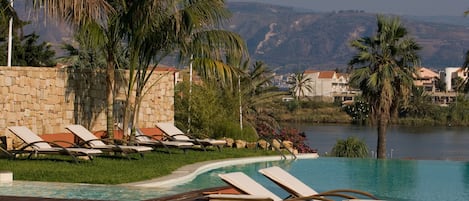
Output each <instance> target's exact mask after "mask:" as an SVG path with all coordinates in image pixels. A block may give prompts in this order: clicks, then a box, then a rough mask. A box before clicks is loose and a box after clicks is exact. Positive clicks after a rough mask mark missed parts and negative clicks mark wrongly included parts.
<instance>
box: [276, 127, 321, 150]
mask: <svg viewBox="0 0 469 201" xmlns="http://www.w3.org/2000/svg"><path fill="white" fill-rule="evenodd" d="M274 137H275V138H276V139H279V140H281V141H285V140H287V141H290V142H292V143H293V146H294V148H296V149H297V150H298V152H299V153H314V152H316V150H314V149H312V148H311V147H309V145H307V144H306V135H305V133H304V132H300V131H298V130H297V129H294V128H282V129H281V130H280V131H279V132H278V133H276V134H274Z"/></svg>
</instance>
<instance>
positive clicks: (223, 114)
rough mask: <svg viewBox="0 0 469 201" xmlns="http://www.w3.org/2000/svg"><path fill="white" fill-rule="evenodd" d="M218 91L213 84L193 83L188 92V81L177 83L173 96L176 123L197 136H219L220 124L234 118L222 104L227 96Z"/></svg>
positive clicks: (226, 99) (227, 98)
mask: <svg viewBox="0 0 469 201" xmlns="http://www.w3.org/2000/svg"><path fill="white" fill-rule="evenodd" d="M220 93H221V91H218V90H217V89H216V87H214V86H210V85H203V86H201V85H193V86H192V93H191V94H189V83H188V82H182V83H179V84H178V85H177V86H176V94H175V97H174V104H175V120H176V125H177V126H178V127H180V128H181V129H184V130H190V132H191V133H192V134H193V135H195V136H197V137H221V136H219V134H218V129H219V128H220V125H223V124H224V123H226V122H236V120H234V115H233V114H229V113H227V112H228V111H227V110H226V108H225V107H224V104H223V101H224V100H225V101H228V102H229V97H225V98H222V96H221V94H220ZM189 96H190V97H189ZM189 118H190V125H189V123H188V120H189ZM189 126H190V127H189Z"/></svg>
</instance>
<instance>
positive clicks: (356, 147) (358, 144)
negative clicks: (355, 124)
mask: <svg viewBox="0 0 469 201" xmlns="http://www.w3.org/2000/svg"><path fill="white" fill-rule="evenodd" d="M368 153H369V151H368V146H367V145H366V143H365V141H364V140H361V139H359V138H357V137H354V136H351V137H348V138H347V139H346V140H341V139H339V140H337V142H336V144H335V145H334V147H333V148H332V152H331V155H332V156H335V157H348V158H366V157H368Z"/></svg>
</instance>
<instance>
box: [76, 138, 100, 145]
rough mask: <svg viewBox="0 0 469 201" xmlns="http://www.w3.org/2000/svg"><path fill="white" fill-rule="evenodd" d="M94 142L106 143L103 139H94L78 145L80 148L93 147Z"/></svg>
mask: <svg viewBox="0 0 469 201" xmlns="http://www.w3.org/2000/svg"><path fill="white" fill-rule="evenodd" d="M94 141H101V142H102V141H104V140H102V139H92V140H87V141H81V142H80V143H78V147H85V146H86V145H87V146H89V147H91V144H90V143H91V142H94Z"/></svg>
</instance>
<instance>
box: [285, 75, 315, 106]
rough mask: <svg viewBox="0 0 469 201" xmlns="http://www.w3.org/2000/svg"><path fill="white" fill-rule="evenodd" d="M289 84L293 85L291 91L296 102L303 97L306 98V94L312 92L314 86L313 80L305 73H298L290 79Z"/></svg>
mask: <svg viewBox="0 0 469 201" xmlns="http://www.w3.org/2000/svg"><path fill="white" fill-rule="evenodd" d="M290 79H291V80H290V81H289V82H288V84H290V85H291V88H290V91H291V93H292V94H293V96H295V97H296V100H297V101H299V100H300V99H301V98H302V97H305V94H306V92H312V91H313V86H311V84H310V83H311V82H312V79H311V78H310V77H308V76H306V75H305V73H304V72H303V73H296V74H294V75H292V76H291V77H290Z"/></svg>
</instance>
